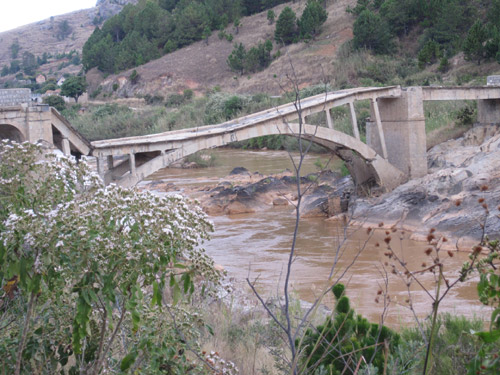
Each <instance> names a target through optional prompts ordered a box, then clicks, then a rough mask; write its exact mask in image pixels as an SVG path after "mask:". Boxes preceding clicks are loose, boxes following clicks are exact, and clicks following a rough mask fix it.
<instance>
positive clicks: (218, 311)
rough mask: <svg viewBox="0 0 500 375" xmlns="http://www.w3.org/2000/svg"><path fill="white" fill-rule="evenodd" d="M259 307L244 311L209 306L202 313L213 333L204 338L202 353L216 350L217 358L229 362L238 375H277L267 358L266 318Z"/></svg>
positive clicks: (221, 305) (227, 306) (236, 308)
mask: <svg viewBox="0 0 500 375" xmlns="http://www.w3.org/2000/svg"><path fill="white" fill-rule="evenodd" d="M261 310H262V308H261V307H260V306H254V307H252V308H251V309H248V310H247V311H244V310H243V309H242V308H241V307H235V306H232V304H230V305H225V304H224V303H222V302H219V303H214V304H212V305H211V306H210V307H209V309H208V310H207V311H206V319H207V324H209V325H210V326H211V328H212V330H213V332H214V335H213V336H208V337H206V341H205V342H204V344H203V347H202V348H203V350H205V351H207V352H210V351H217V352H218V353H219V354H220V356H221V358H223V359H225V360H229V361H232V362H233V363H235V364H236V366H237V367H238V369H239V371H240V374H245V375H257V374H263V375H264V374H278V372H277V370H276V368H275V366H274V365H275V359H274V357H273V356H272V355H271V353H270V350H269V347H270V345H273V344H274V343H271V342H270V333H271V332H270V329H269V323H268V321H269V318H268V316H267V315H265V312H263V311H261Z"/></svg>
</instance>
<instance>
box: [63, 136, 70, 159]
mask: <svg viewBox="0 0 500 375" xmlns="http://www.w3.org/2000/svg"><path fill="white" fill-rule="evenodd" d="M61 143H62V152H63V154H64V155H71V147H70V145H69V140H68V138H63V139H62V141H61Z"/></svg>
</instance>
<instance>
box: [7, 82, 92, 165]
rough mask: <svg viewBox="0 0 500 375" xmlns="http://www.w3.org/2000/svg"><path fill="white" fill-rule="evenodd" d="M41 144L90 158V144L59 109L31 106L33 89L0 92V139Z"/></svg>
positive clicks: (68, 153) (67, 153)
mask: <svg viewBox="0 0 500 375" xmlns="http://www.w3.org/2000/svg"><path fill="white" fill-rule="evenodd" d="M6 138H7V139H12V140H15V141H17V142H24V141H29V142H33V143H36V142H39V141H40V140H42V141H44V142H47V143H49V144H51V145H54V146H56V147H58V148H59V149H60V150H61V151H62V152H64V154H66V155H70V154H72V155H75V156H80V155H89V154H90V152H91V145H90V143H89V142H88V141H87V140H86V139H85V138H83V137H82V136H81V135H80V134H79V133H78V132H77V131H76V130H75V129H74V128H73V127H72V126H71V124H70V123H69V122H68V120H66V119H65V118H64V117H63V116H62V115H61V114H60V113H59V112H58V111H57V110H56V109H54V108H52V107H49V106H48V105H39V104H36V103H32V102H31V90H30V89H10V90H0V139H6Z"/></svg>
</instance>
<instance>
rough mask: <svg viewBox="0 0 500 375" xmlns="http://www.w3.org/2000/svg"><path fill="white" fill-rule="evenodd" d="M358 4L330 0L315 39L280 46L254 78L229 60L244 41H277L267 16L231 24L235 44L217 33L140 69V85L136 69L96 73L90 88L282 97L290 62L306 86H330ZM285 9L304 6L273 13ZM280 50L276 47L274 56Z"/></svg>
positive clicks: (129, 92)
mask: <svg viewBox="0 0 500 375" xmlns="http://www.w3.org/2000/svg"><path fill="white" fill-rule="evenodd" d="M355 3H356V0H339V1H329V2H328V5H327V11H328V19H327V21H326V23H325V24H324V25H323V27H322V32H321V34H320V35H319V36H318V37H317V38H316V40H314V41H312V42H310V43H296V44H292V45H290V46H288V47H282V48H280V49H279V50H280V53H281V57H279V58H277V59H275V60H274V61H273V62H272V63H271V66H270V67H269V68H267V69H265V70H264V71H262V72H258V73H254V74H252V75H251V76H248V75H244V76H240V75H239V74H237V73H234V72H232V71H231V70H230V69H229V67H228V65H227V63H226V60H227V57H228V55H229V54H230V53H231V51H232V50H233V45H234V43H243V45H244V46H245V47H247V48H249V47H252V46H254V45H256V44H257V43H258V42H259V41H265V40H266V39H270V40H273V41H274V29H275V25H274V24H272V25H270V24H269V22H268V21H267V18H266V13H265V12H263V13H259V14H255V15H253V16H250V17H245V18H243V19H242V26H241V27H240V28H239V33H238V34H235V32H234V28H233V26H232V25H230V26H228V28H227V29H226V32H227V33H232V34H233V35H234V40H233V41H232V42H228V41H226V40H225V39H224V40H220V39H219V38H218V36H217V33H216V32H214V33H213V34H212V36H210V38H209V39H208V45H207V44H206V43H205V42H204V41H200V42H197V43H194V44H192V45H190V46H188V47H185V48H182V49H180V50H177V51H175V52H172V53H170V54H167V55H165V56H163V57H161V58H160V59H157V60H154V61H151V62H149V63H147V64H144V65H142V66H139V67H138V68H136V70H137V73H138V74H139V76H140V79H139V80H138V82H137V84H135V85H132V84H131V83H130V82H129V79H128V77H129V76H130V74H131V73H132V71H133V69H130V70H128V71H124V72H121V73H119V74H116V75H110V76H108V77H107V78H106V79H103V76H102V75H101V74H100V73H99V72H97V71H96V70H95V69H94V70H92V71H90V72H89V74H88V75H87V79H88V81H89V82H90V84H91V87H90V90H96V89H97V86H98V84H99V83H100V82H102V86H103V91H104V92H108V93H112V92H113V89H112V87H113V84H118V86H119V88H118V90H117V91H116V93H115V95H117V96H121V97H132V96H136V95H146V94H150V95H162V96H165V95H166V94H168V93H172V92H182V90H183V89H186V88H189V89H192V90H194V91H200V92H204V91H206V90H208V89H212V88H213V87H215V86H218V87H220V88H221V89H222V91H231V92H240V93H258V92H266V93H271V94H279V93H280V92H281V91H282V90H281V89H280V84H281V85H287V84H286V82H285V81H286V78H285V77H286V74H292V73H291V66H290V60H291V61H292V62H293V66H294V70H295V74H296V76H297V77H298V79H299V82H300V85H301V86H308V85H312V84H318V83H321V82H329V81H330V80H331V75H330V73H331V70H332V63H333V61H334V59H335V52H336V50H337V49H338V47H339V46H341V45H342V44H343V43H344V42H346V41H347V40H349V39H351V38H352V22H353V17H352V16H351V15H349V14H348V13H346V11H345V10H346V8H347V7H348V6H353V5H354V4H355ZM286 5H291V6H292V8H293V9H294V10H295V12H296V13H297V14H301V12H302V10H303V8H304V7H305V2H304V1H302V2H298V3H296V4H290V3H289V4H283V5H280V6H277V7H275V8H274V12H275V13H276V14H279V13H280V12H281V10H282V9H283V8H284V7H285V6H286ZM277 51H278V47H277V46H276V43H274V49H273V54H275V53H276V52H277ZM115 87H116V86H115ZM90 92H92V91H90Z"/></svg>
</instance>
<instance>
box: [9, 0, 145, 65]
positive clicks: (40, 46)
mask: <svg viewBox="0 0 500 375" xmlns="http://www.w3.org/2000/svg"><path fill="white" fill-rule="evenodd" d="M136 2H137V0H98V1H97V5H96V6H95V7H94V8H90V9H83V10H78V11H75V12H71V13H66V14H63V15H59V16H54V17H50V18H47V19H45V20H41V21H39V22H35V23H31V24H28V25H24V26H20V27H17V28H15V29H12V30H8V31H4V32H2V33H0V67H2V66H4V65H9V64H10V62H11V61H12V60H13V59H12V56H11V52H10V46H11V45H12V43H14V41H16V40H17V41H18V43H19V45H20V47H21V48H20V51H19V56H18V57H17V59H18V60H21V59H22V54H23V52H25V51H29V52H31V53H32V54H34V55H35V56H42V55H43V53H44V52H46V53H50V54H52V55H56V54H62V53H68V52H70V51H71V50H76V51H78V52H79V53H81V50H82V47H83V45H84V44H85V42H86V41H87V39H88V38H89V36H90V35H91V34H92V32H93V31H94V28H95V26H94V24H93V21H94V19H95V18H96V17H97V19H99V20H101V21H102V20H104V19H107V18H109V17H111V16H112V15H114V14H117V13H119V12H120V10H121V9H122V8H123V6H124V5H125V4H127V3H136ZM64 21H67V22H68V24H69V26H70V27H71V28H72V33H71V34H70V35H69V36H68V37H67V38H65V39H64V40H58V38H57V35H56V34H57V28H58V25H59V24H60V23H61V22H64ZM59 64H60V61H58V62H55V63H49V64H45V65H42V66H41V67H40V68H39V70H40V71H42V72H44V73H48V72H49V71H50V70H52V71H55V70H57V66H58V65H59ZM80 68H81V65H80V66H74V65H71V66H70V67H68V68H66V69H64V70H62V71H61V73H64V72H71V73H75V72H78V71H79V70H80Z"/></svg>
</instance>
